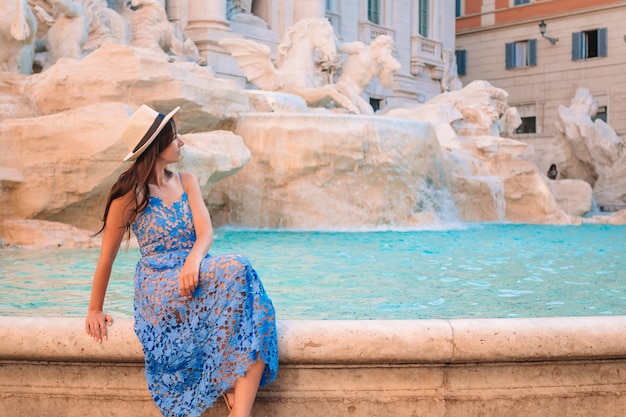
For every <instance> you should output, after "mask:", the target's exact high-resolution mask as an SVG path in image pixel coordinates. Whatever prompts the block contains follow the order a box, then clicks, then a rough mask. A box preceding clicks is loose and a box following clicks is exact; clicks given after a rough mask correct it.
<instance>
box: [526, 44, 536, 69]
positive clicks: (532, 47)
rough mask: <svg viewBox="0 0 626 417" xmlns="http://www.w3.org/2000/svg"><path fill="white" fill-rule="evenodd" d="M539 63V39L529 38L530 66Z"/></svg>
mask: <svg viewBox="0 0 626 417" xmlns="http://www.w3.org/2000/svg"><path fill="white" fill-rule="evenodd" d="M536 65H537V39H529V40H528V66H529V67H534V66H536Z"/></svg>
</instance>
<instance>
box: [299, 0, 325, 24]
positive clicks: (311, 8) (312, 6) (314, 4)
mask: <svg viewBox="0 0 626 417" xmlns="http://www.w3.org/2000/svg"><path fill="white" fill-rule="evenodd" d="M324 16H326V0H309V1H294V2H293V22H294V23H295V22H297V21H299V20H302V19H309V18H316V17H324Z"/></svg>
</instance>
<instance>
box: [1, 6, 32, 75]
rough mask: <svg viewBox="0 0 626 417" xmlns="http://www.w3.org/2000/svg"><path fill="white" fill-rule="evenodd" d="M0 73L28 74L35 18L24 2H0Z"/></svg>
mask: <svg viewBox="0 0 626 417" xmlns="http://www.w3.org/2000/svg"><path fill="white" fill-rule="evenodd" d="M0 10H2V12H0V71H8V72H15V73H21V74H30V73H32V70H33V61H34V59H35V36H36V34H37V18H36V17H35V14H34V13H33V11H32V10H31V9H30V6H29V5H28V3H27V1H26V0H0Z"/></svg>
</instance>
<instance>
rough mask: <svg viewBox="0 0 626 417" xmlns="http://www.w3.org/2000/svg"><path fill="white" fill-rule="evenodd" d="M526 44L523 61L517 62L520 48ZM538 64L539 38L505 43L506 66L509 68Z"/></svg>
mask: <svg viewBox="0 0 626 417" xmlns="http://www.w3.org/2000/svg"><path fill="white" fill-rule="evenodd" d="M522 45H524V46H525V50H524V57H523V61H524V62H523V63H520V62H517V61H518V59H519V57H518V55H519V51H520V50H519V48H518V47H520V46H522ZM516 58H517V59H516ZM535 66H537V39H525V40H521V41H513V42H509V43H507V44H505V68H506V69H507V70H511V69H517V68H528V67H535Z"/></svg>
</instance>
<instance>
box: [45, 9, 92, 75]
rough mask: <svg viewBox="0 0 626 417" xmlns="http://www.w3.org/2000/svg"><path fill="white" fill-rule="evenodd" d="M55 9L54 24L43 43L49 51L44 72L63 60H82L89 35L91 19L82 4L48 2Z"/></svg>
mask: <svg viewBox="0 0 626 417" xmlns="http://www.w3.org/2000/svg"><path fill="white" fill-rule="evenodd" d="M48 2H49V3H50V4H51V5H52V6H53V7H54V9H53V10H54V12H55V17H54V23H53V24H52V26H51V27H50V29H48V32H47V33H46V36H45V39H44V40H43V43H44V44H45V50H46V51H47V54H46V60H45V62H44V65H43V70H46V69H48V68H50V67H51V66H52V65H54V64H55V63H56V62H57V61H58V60H59V59H61V58H72V59H81V58H82V57H83V56H84V52H83V46H84V45H85V43H86V42H87V36H88V35H89V18H88V17H87V12H86V10H85V8H84V7H83V5H82V4H80V3H77V2H74V1H73V0H48Z"/></svg>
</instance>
